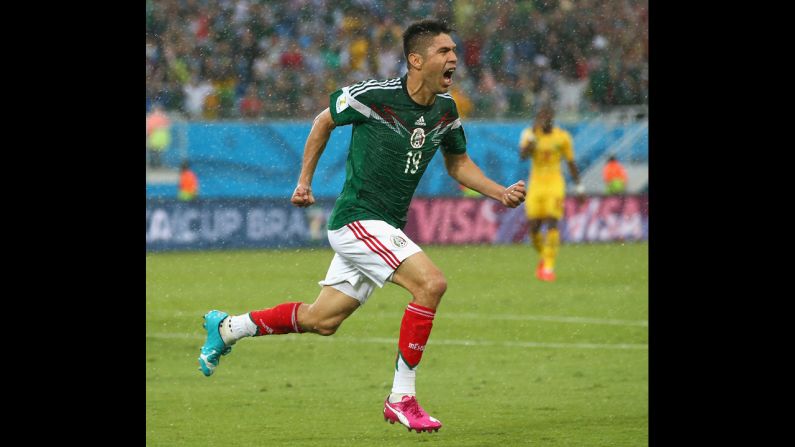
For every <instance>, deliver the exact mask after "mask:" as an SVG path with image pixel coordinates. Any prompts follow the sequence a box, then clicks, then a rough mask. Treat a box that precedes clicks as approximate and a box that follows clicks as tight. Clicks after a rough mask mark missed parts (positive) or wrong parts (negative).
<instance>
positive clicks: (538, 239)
mask: <svg viewBox="0 0 795 447" xmlns="http://www.w3.org/2000/svg"><path fill="white" fill-rule="evenodd" d="M530 239H531V240H532V241H533V248H535V249H536V251H537V252H539V253H541V250H543V249H544V237H543V236H542V235H541V232H540V231H539V232H538V233H530Z"/></svg>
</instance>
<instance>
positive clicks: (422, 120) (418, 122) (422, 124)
mask: <svg viewBox="0 0 795 447" xmlns="http://www.w3.org/2000/svg"><path fill="white" fill-rule="evenodd" d="M414 125H415V126H424V125H425V118H424V117H422V116H420V119H418V120H417V121H414Z"/></svg>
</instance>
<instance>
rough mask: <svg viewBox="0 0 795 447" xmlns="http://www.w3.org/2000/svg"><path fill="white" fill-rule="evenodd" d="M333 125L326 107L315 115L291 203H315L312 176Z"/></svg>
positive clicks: (300, 204) (306, 204)
mask: <svg viewBox="0 0 795 447" xmlns="http://www.w3.org/2000/svg"><path fill="white" fill-rule="evenodd" d="M335 127H337V126H336V124H334V120H333V119H332V118H331V112H330V111H329V109H328V108H326V109H325V110H323V111H322V112H320V114H319V115H318V116H316V117H315V121H314V122H313V123H312V130H310V131H309V136H308V137H307V138H306V144H305V145H304V158H303V162H302V163H301V174H300V175H299V176H298V186H296V187H295V191H294V192H293V197H292V198H291V199H290V201H291V202H292V203H293V205H295V206H300V207H307V206H310V205H312V204H313V203H315V197H314V196H313V195H312V177H314V175H315V169H317V162H318V161H319V160H320V156H321V155H322V154H323V150H324V149H325V148H326V143H328V140H329V138H330V137H331V131H332V130H334V128H335Z"/></svg>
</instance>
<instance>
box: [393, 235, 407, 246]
mask: <svg viewBox="0 0 795 447" xmlns="http://www.w3.org/2000/svg"><path fill="white" fill-rule="evenodd" d="M389 241H390V242H392V245H394V246H395V247H397V248H403V247H405V246H406V244H407V242H406V240H405V239H403V238H402V237H400V236H398V235H397V234H393V235H392V236H389Z"/></svg>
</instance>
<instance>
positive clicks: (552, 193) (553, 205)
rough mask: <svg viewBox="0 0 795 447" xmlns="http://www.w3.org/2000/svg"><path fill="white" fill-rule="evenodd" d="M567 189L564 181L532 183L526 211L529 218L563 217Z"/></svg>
mask: <svg viewBox="0 0 795 447" xmlns="http://www.w3.org/2000/svg"><path fill="white" fill-rule="evenodd" d="M565 198H566V189H565V185H564V184H563V182H551V183H543V184H542V183H530V187H529V191H528V194H527V199H526V200H525V202H524V203H525V212H526V213H527V218H528V219H558V220H560V219H561V218H562V217H563V200H564V199H565Z"/></svg>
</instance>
